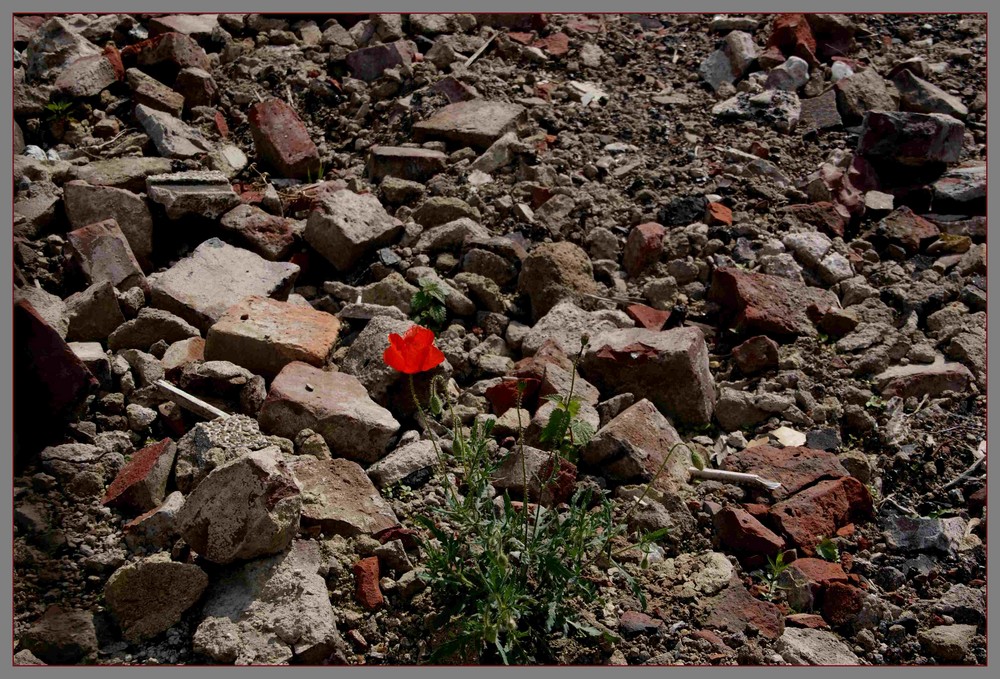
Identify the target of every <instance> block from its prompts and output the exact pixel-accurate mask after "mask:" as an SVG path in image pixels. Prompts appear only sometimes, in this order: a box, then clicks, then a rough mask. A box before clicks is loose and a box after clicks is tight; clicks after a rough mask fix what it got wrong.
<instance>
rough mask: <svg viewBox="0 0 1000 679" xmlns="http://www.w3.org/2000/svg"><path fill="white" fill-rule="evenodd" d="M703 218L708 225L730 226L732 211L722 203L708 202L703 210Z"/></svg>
mask: <svg viewBox="0 0 1000 679" xmlns="http://www.w3.org/2000/svg"><path fill="white" fill-rule="evenodd" d="M705 218H706V220H707V221H708V225H709V226H716V225H724V226H731V225H732V223H733V211H732V210H730V209H729V208H728V207H726V206H725V205H723V204H722V203H709V204H708V206H707V208H706V210H705Z"/></svg>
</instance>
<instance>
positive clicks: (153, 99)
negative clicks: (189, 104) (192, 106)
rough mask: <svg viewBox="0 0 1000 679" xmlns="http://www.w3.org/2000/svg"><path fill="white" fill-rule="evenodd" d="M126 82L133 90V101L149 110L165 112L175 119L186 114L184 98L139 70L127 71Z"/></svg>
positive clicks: (131, 69)
mask: <svg viewBox="0 0 1000 679" xmlns="http://www.w3.org/2000/svg"><path fill="white" fill-rule="evenodd" d="M125 81H126V82H127V83H128V86H129V89H131V90H132V101H133V102H134V103H135V104H136V105H140V106H145V107H146V108H147V109H153V110H155V111H163V112H164V113H167V114H169V115H171V116H174V117H175V118H180V117H181V114H182V113H183V112H184V96H183V95H182V94H180V93H178V92H176V91H174V90H172V89H170V88H169V87H167V86H166V85H164V84H163V83H161V82H160V81H159V80H157V79H156V78H154V77H152V76H150V75H146V74H145V73H143V72H142V71H140V70H139V69H138V68H130V69H128V70H127V71H125Z"/></svg>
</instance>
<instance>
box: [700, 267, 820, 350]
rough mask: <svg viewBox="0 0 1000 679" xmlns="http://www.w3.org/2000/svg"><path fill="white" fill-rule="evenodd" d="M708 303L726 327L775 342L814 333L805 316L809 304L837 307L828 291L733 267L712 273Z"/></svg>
mask: <svg viewBox="0 0 1000 679" xmlns="http://www.w3.org/2000/svg"><path fill="white" fill-rule="evenodd" d="M709 300H710V301H713V302H715V303H716V304H718V305H719V307H720V311H721V316H722V319H721V320H722V322H723V323H724V324H725V325H726V326H727V327H732V328H735V329H736V330H737V331H738V332H740V333H742V334H744V335H768V336H769V337H772V338H774V339H778V340H785V339H792V338H794V337H797V336H798V335H813V334H815V332H816V328H815V327H814V326H813V323H812V321H811V320H810V319H809V317H808V315H807V314H806V309H807V308H808V307H809V305H810V304H816V305H817V306H818V307H820V308H824V309H826V308H830V307H834V306H839V305H840V302H839V300H838V299H837V296H836V295H835V294H834V293H833V292H831V291H829V290H825V289H822V288H814V287H808V286H806V285H805V284H803V283H799V282H797V281H793V280H790V279H788V278H782V277H780V276H771V275H768V274H762V273H751V272H748V271H740V270H739V269H735V268H726V269H717V270H716V271H715V274H714V276H713V277H712V287H711V288H710V289H709Z"/></svg>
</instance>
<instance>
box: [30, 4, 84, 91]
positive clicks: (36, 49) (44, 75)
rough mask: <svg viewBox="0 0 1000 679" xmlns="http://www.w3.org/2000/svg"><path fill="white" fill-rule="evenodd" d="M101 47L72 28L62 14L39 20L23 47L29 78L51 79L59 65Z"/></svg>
mask: <svg viewBox="0 0 1000 679" xmlns="http://www.w3.org/2000/svg"><path fill="white" fill-rule="evenodd" d="M98 54H100V50H99V49H98V48H97V46H96V45H94V44H93V43H92V42H90V41H89V40H87V39H86V38H85V37H83V36H82V35H80V34H79V33H77V32H76V31H74V30H73V26H72V25H71V24H69V23H68V22H67V21H66V20H65V19H63V18H62V17H52V18H51V19H49V20H48V21H46V22H45V23H44V24H42V25H41V26H40V27H39V28H38V29H37V31H36V32H35V33H34V35H33V36H32V37H31V39H30V41H29V42H28V46H27V48H26V49H25V59H26V62H27V66H26V68H25V72H26V75H27V76H28V77H29V78H30V79H31V80H38V79H46V80H47V79H51V78H52V76H53V75H54V74H55V73H56V72H57V71H58V70H59V69H61V68H63V67H64V66H66V65H68V64H72V63H73V62H74V61H76V60H78V59H82V58H84V57H90V56H96V55H98Z"/></svg>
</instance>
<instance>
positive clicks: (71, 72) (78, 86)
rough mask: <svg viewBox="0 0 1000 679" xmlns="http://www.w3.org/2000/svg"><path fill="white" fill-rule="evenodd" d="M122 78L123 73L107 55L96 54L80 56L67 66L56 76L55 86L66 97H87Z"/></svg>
mask: <svg viewBox="0 0 1000 679" xmlns="http://www.w3.org/2000/svg"><path fill="white" fill-rule="evenodd" d="M119 66H120V63H119ZM120 78H121V74H120V73H119V72H118V71H117V69H116V68H115V64H114V63H113V62H112V61H111V60H110V59H108V57H107V56H105V55H104V54H94V55H91V56H86V57H80V58H79V59H77V60H75V61H73V62H72V63H71V64H70V65H69V66H67V67H66V68H65V69H64V70H63V71H62V72H61V73H60V74H59V77H58V78H56V84H55V88H56V91H57V92H59V93H60V94H62V95H64V96H66V97H70V98H75V99H86V98H88V97H95V96H97V95H98V94H100V93H101V91H102V90H104V89H106V88H108V87H110V86H111V85H112V84H114V83H115V82H117V81H118V80H119V79H120Z"/></svg>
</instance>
